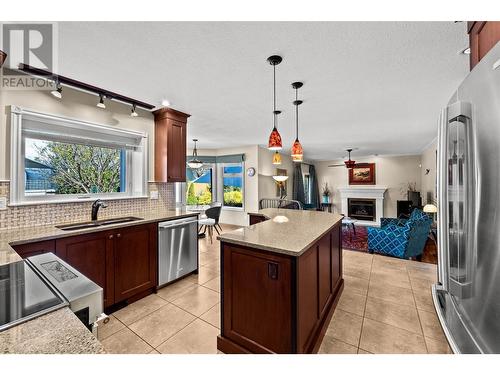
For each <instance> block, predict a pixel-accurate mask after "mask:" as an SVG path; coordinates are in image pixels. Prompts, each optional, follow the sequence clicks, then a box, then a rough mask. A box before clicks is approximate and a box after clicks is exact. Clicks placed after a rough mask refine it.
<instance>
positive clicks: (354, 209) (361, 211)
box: [347, 198, 377, 221]
mask: <svg viewBox="0 0 500 375" xmlns="http://www.w3.org/2000/svg"><path fill="white" fill-rule="evenodd" d="M347 201H348V207H349V213H348V215H349V217H350V218H353V219H357V220H366V221H375V220H376V217H377V216H376V212H375V199H360V198H349V199H348V200H347Z"/></svg>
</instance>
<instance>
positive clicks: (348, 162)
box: [328, 148, 356, 169]
mask: <svg viewBox="0 0 500 375" xmlns="http://www.w3.org/2000/svg"><path fill="white" fill-rule="evenodd" d="M352 150H353V149H352V148H348V149H347V150H346V151H347V154H348V155H349V159H348V160H346V161H344V164H333V165H329V166H328V167H346V168H347V169H351V168H354V167H355V166H356V162H355V161H354V160H351V151H352Z"/></svg>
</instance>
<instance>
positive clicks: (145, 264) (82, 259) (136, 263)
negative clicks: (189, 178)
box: [56, 224, 157, 307]
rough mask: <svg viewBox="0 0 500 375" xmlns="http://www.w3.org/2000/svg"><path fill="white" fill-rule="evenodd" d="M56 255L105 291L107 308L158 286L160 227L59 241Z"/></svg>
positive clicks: (72, 237) (136, 228)
mask: <svg viewBox="0 0 500 375" xmlns="http://www.w3.org/2000/svg"><path fill="white" fill-rule="evenodd" d="M56 255H57V256H59V257H60V258H61V259H63V260H64V261H66V262H68V263H69V264H70V265H72V266H73V267H75V268H76V269H77V270H79V271H80V272H81V273H83V274H84V275H85V276H87V277H88V278H89V279H91V280H92V281H94V282H95V283H96V284H98V285H99V286H101V287H102V288H103V289H104V307H109V306H111V305H113V304H115V303H118V302H121V301H124V300H127V299H129V298H131V297H133V296H134V295H136V294H139V293H142V292H145V291H147V290H153V288H154V287H155V286H156V273H157V270H156V268H157V267H156V265H157V263H156V262H157V224H144V225H137V226H131V227H124V228H120V229H115V230H111V231H104V232H96V233H90V234H84V235H77V236H71V237H66V238H61V239H57V240H56Z"/></svg>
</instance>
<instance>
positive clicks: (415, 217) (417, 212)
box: [410, 208, 429, 221]
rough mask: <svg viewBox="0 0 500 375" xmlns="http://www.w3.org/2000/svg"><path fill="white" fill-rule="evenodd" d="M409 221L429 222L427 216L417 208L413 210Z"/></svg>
mask: <svg viewBox="0 0 500 375" xmlns="http://www.w3.org/2000/svg"><path fill="white" fill-rule="evenodd" d="M410 220H415V221H419V220H429V216H428V215H427V214H426V213H425V212H423V211H422V210H419V209H418V208H415V209H414V210H413V211H412V212H411V215H410Z"/></svg>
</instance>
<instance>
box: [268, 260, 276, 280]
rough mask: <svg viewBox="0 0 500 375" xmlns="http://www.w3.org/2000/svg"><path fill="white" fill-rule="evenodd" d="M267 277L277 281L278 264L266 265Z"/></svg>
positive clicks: (269, 263)
mask: <svg viewBox="0 0 500 375" xmlns="http://www.w3.org/2000/svg"><path fill="white" fill-rule="evenodd" d="M267 275H268V276H269V278H270V279H272V280H278V263H274V262H268V263H267Z"/></svg>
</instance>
